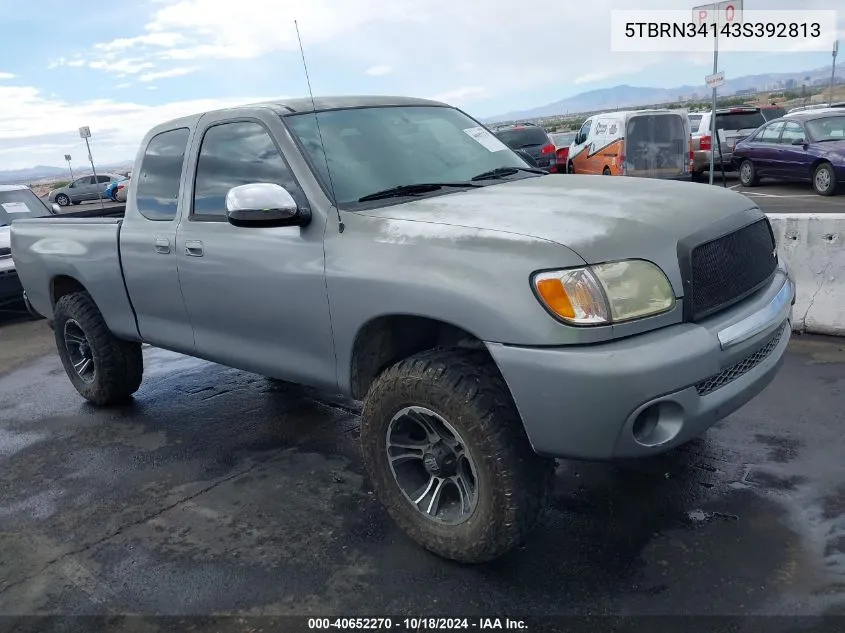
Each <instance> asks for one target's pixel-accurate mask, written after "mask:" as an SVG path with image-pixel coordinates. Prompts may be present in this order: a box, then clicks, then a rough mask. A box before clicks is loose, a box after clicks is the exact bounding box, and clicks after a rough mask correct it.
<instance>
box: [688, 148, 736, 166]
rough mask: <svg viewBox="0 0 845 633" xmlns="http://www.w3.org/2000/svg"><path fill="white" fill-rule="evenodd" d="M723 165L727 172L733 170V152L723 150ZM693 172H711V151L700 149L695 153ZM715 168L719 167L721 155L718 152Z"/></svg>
mask: <svg viewBox="0 0 845 633" xmlns="http://www.w3.org/2000/svg"><path fill="white" fill-rule="evenodd" d="M721 164H722V165H724V166H725V171H732V170H733V151H728V150H726V149H725V148H722V163H721ZM692 165H693V167H692V168H693V171H696V172H701V171H710V150H708V149H700V150H698V151H696V152H693V163H692ZM714 167H717V168H718V167H719V153H718V152H716V158H715V163H714Z"/></svg>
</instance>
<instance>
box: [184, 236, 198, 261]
mask: <svg viewBox="0 0 845 633" xmlns="http://www.w3.org/2000/svg"><path fill="white" fill-rule="evenodd" d="M185 255H187V256H188V257H202V242H200V241H199V240H185Z"/></svg>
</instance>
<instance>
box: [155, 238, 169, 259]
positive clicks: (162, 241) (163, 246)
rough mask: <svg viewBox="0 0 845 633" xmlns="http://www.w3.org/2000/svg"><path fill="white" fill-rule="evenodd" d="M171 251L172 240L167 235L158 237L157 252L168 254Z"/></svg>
mask: <svg viewBox="0 0 845 633" xmlns="http://www.w3.org/2000/svg"><path fill="white" fill-rule="evenodd" d="M169 252H170V240H169V239H167V238H166V237H157V238H156V253H161V254H162V255H166V254H167V253H169Z"/></svg>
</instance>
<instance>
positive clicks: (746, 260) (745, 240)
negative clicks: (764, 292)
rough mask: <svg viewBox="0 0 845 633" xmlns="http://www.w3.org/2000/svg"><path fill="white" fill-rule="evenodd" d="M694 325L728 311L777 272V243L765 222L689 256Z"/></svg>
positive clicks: (717, 241)
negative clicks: (725, 309)
mask: <svg viewBox="0 0 845 633" xmlns="http://www.w3.org/2000/svg"><path fill="white" fill-rule="evenodd" d="M689 266H690V281H689V283H690V288H689V294H690V313H691V318H692V320H693V321H695V320H697V319H700V318H703V317H705V316H707V315H709V314H713V313H714V312H716V311H718V310H720V309H722V308H726V307H728V306H729V305H731V304H733V303H735V302H737V301H739V300H741V299H743V298H744V297H746V296H748V295H749V294H751V293H752V292H754V291H755V290H757V289H758V288H760V287H761V286H762V285H763V284H764V283H765V282H766V281H767V280H768V279H770V278H771V276H772V274H774V272H775V269H776V268H777V254H776V250H775V239H774V236H773V235H772V231H771V229H770V228H769V223H768V221H767V220H766V219H765V218H764V219H761V220H758V221H757V222H754V223H753V224H749V225H748V226H746V227H744V228H742V229H740V230H738V231H735V232H733V233H729V234H727V235H724V236H722V237H720V238H717V239H715V240H711V241H709V242H705V243H703V244H699V245H698V246H696V247H695V249H693V251H692V255H691V256H690V262H689Z"/></svg>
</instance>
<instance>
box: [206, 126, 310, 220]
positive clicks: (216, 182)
mask: <svg viewBox="0 0 845 633" xmlns="http://www.w3.org/2000/svg"><path fill="white" fill-rule="evenodd" d="M255 182H270V183H274V184H277V185H281V186H282V187H284V188H285V189H287V190H288V192H290V194H291V196H293V198H294V200H296V202H297V203H298V204H303V203H304V202H305V199H304V196H303V195H302V193H301V190H300V189H299V186H298V185H297V184H296V181H295V180H294V177H293V174H292V173H291V171H290V169H289V168H288V166H287V163H286V162H285V160H284V159H283V158H282V155H281V153H280V152H279V150H278V148H277V147H276V144H275V143H274V142H273V139H272V137H271V136H270V134H269V132H267V130H266V129H265V128H264V126H263V125H261V124H260V123H255V122H252V121H237V122H233V123H222V124H219V125H215V126H213V127H210V128H208V131H206V133H205V135H204V137H203V139H202V146H201V147H200V155H199V160H198V161H197V176H196V182H195V184H194V210H193V215H194V217H195V219H205V220H209V219H213V220H225V218H226V194H227V193H229V189H231V188H232V187H237V186H238V185H248V184H251V183H255Z"/></svg>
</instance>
